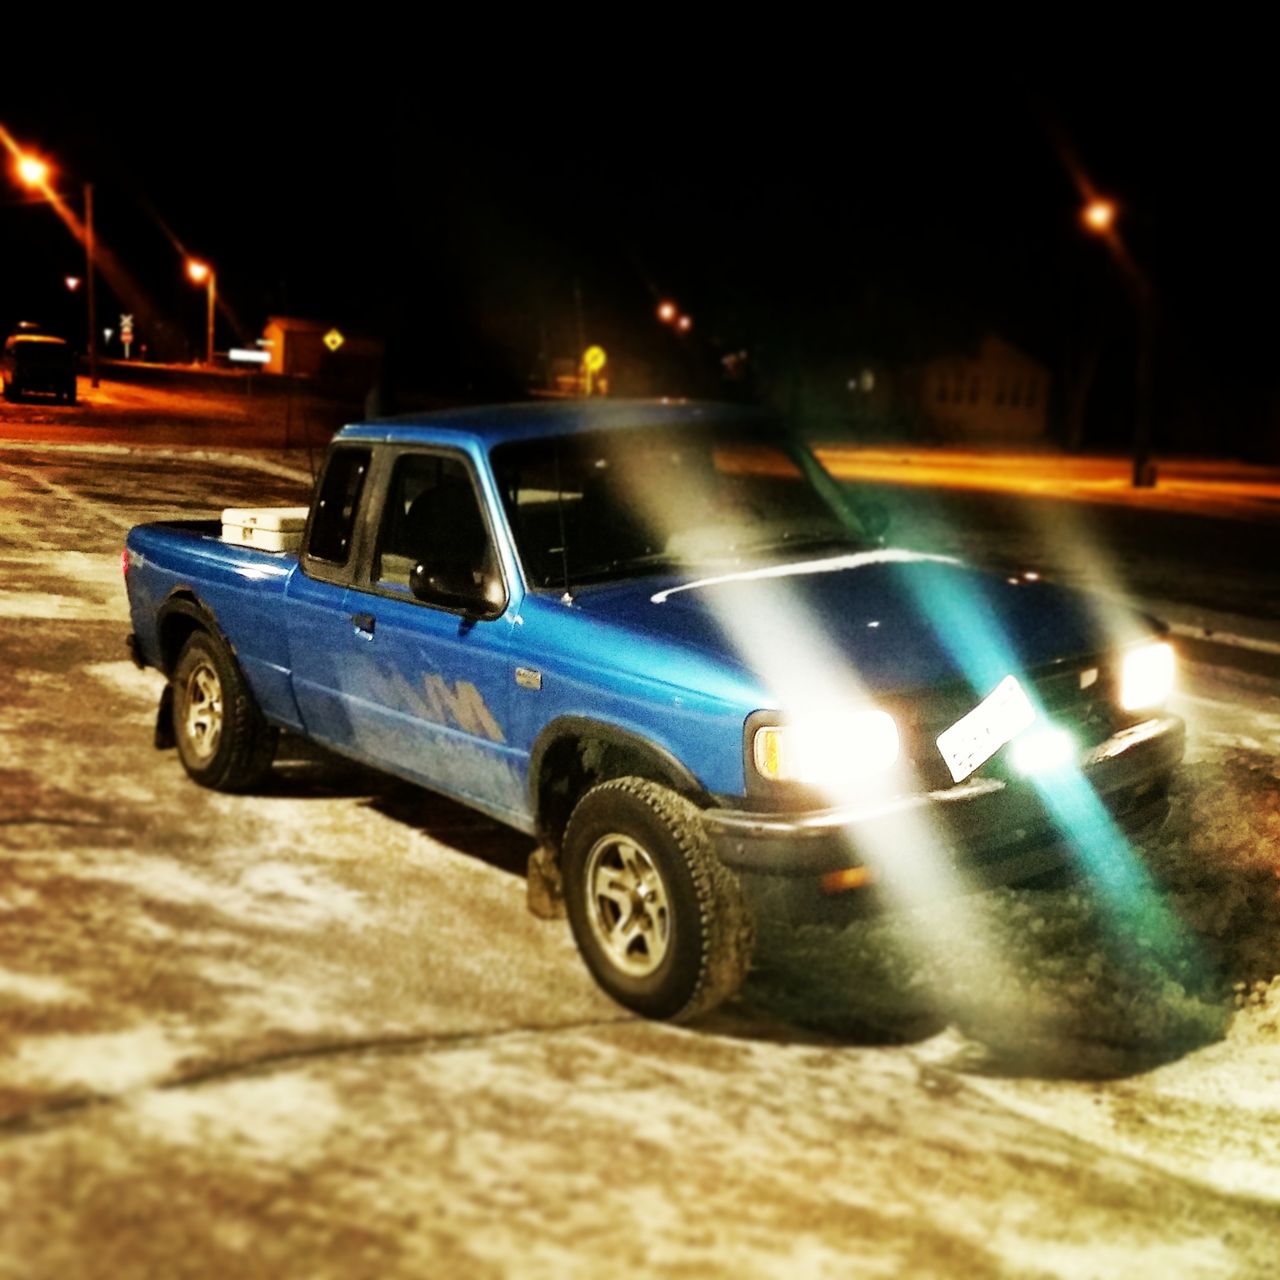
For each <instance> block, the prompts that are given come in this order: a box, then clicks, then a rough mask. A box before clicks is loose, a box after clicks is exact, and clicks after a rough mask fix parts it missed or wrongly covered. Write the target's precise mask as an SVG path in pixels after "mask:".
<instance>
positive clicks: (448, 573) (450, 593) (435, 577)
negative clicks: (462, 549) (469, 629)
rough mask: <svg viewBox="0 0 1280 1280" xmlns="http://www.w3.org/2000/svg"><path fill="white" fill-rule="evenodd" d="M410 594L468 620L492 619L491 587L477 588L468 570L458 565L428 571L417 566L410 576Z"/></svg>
mask: <svg viewBox="0 0 1280 1280" xmlns="http://www.w3.org/2000/svg"><path fill="white" fill-rule="evenodd" d="M409 590H410V591H412V592H413V595H414V598H415V599H417V600H421V601H422V603H423V604H433V605H435V606H436V607H437V608H440V609H449V610H451V611H452V612H454V613H460V614H462V615H463V616H464V617H468V618H484V617H491V616H493V614H494V612H495V610H494V603H493V600H492V599H490V595H489V590H488V584H487V583H484V582H481V583H479V584H477V582H476V580H475V575H474V574H473V573H472V571H471V570H470V569H469V568H466V567H462V566H459V565H444V566H439V565H437V566H436V567H435V568H434V569H428V568H427V566H426V565H424V564H415V565H414V566H413V569H412V571H411V572H410V574H409Z"/></svg>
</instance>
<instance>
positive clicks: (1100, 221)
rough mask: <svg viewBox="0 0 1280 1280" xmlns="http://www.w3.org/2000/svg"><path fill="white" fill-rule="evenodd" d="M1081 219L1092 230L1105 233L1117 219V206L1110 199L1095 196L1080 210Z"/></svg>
mask: <svg viewBox="0 0 1280 1280" xmlns="http://www.w3.org/2000/svg"><path fill="white" fill-rule="evenodd" d="M1080 220H1081V221H1082V222H1083V223H1084V225H1085V226H1086V227H1088V228H1089V230H1090V231H1096V232H1098V233H1099V234H1104V233H1105V232H1108V231H1110V230H1111V227H1112V224H1113V223H1114V222H1115V220H1116V207H1115V205H1114V204H1112V203H1111V201H1110V200H1103V199H1101V198H1100V197H1095V198H1094V199H1092V200H1090V201H1089V203H1088V204H1087V205H1085V207H1084V208H1083V209H1082V210H1081V211H1080Z"/></svg>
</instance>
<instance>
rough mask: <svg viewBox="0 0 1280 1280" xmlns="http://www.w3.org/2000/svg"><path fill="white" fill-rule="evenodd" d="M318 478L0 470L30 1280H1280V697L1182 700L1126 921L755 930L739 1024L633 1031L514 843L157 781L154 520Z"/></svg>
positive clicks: (391, 795) (258, 497)
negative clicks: (539, 893) (134, 618)
mask: <svg viewBox="0 0 1280 1280" xmlns="http://www.w3.org/2000/svg"><path fill="white" fill-rule="evenodd" d="M292 474H293V473H292V472H291V470H290V468H289V467H288V466H281V464H280V462H279V460H278V459H275V460H273V461H271V462H270V463H269V465H265V466H262V467H261V468H258V467H257V465H256V460H255V457H254V456H253V455H251V454H241V455H240V458H239V464H238V465H234V466H232V465H228V463H227V460H226V459H223V458H219V457H217V456H206V457H198V456H194V455H187V456H185V457H182V458H177V457H165V456H163V455H161V454H155V453H152V454H148V455H145V456H143V455H130V454H128V453H121V452H92V451H87V452H86V451H77V452H67V453H61V452H58V453H53V452H43V453H42V452H39V451H29V452H28V451H22V450H12V449H10V450H3V451H0V670H3V672H4V673H5V674H4V676H3V678H2V679H3V683H2V684H0V1276H2V1277H8V1276H13V1277H29V1276H34V1277H45V1276H54V1275H58V1276H66V1275H75V1276H103V1277H106V1276H112V1277H119V1276H134V1275H137V1276H141V1275H190V1276H206V1275H208V1276H214V1275H217V1276H222V1275H231V1274H234V1275H241V1274H243V1275H263V1276H267V1275H271V1276H276V1275H297V1276H330V1275H332V1276H344V1277H346V1276H357V1275H378V1276H392V1275H396V1276H401V1275H402V1276H420V1275H424V1274H430V1275H441V1276H445V1275H468V1276H471V1275H475V1276H483V1275H519V1276H526V1275H528V1276H548V1277H550V1276H556V1277H559V1276H576V1275H580V1276H592V1277H594V1276H598V1275H601V1274H610V1275H651V1274H655V1273H659V1274H672V1275H689V1276H705V1275H733V1276H735V1277H737V1276H749V1275H750V1276H754V1275H761V1276H779V1277H784V1276H785V1277H788V1280H789V1278H790V1277H796V1276H826V1275H830V1276H848V1275H867V1276H899V1275H902V1276H913V1277H914V1276H923V1277H933V1276H937V1277H942V1276H947V1277H950V1276H966V1277H968V1276H1060V1277H1072V1278H1075V1277H1113V1276H1138V1277H1142V1276H1153V1277H1165V1276H1179V1277H1182V1276H1223V1277H1227V1276H1244V1277H1250V1276H1257V1277H1264V1276H1270V1275H1272V1274H1274V1271H1275V1260H1276V1257H1277V1249H1278V1248H1280V1246H1278V1245H1277V1241H1280V979H1278V978H1277V974H1280V764H1278V761H1280V683H1277V682H1276V681H1275V680H1273V679H1271V678H1269V677H1268V676H1267V675H1266V674H1265V673H1262V674H1258V673H1254V674H1250V673H1247V672H1242V671H1240V670H1238V669H1231V668H1220V667H1217V666H1215V665H1211V664H1209V663H1207V662H1197V663H1195V664H1192V665H1190V666H1189V667H1188V668H1187V669H1186V670H1185V672H1184V680H1183V688H1182V692H1181V694H1180V703H1179V706H1178V708H1177V709H1178V710H1179V711H1180V713H1181V714H1183V715H1184V716H1185V717H1186V719H1187V721H1188V724H1189V726H1190V729H1191V750H1190V755H1189V760H1188V765H1187V767H1186V769H1185V770H1184V772H1183V776H1182V778H1181V780H1180V782H1179V784H1178V787H1177V790H1176V792H1175V794H1174V797H1173V812H1172V815H1171V818H1170V821H1169V822H1168V824H1167V825H1166V827H1165V828H1164V829H1163V831H1162V832H1161V833H1160V834H1159V835H1158V836H1157V837H1155V838H1154V839H1153V840H1152V841H1151V842H1150V844H1149V845H1148V846H1147V847H1146V848H1145V850H1143V851H1142V853H1141V856H1140V857H1139V858H1136V859H1135V860H1134V861H1133V862H1132V863H1130V864H1127V865H1128V866H1129V874H1128V875H1127V876H1125V877H1124V878H1123V880H1122V882H1121V887H1122V889H1123V892H1121V891H1120V888H1117V887H1115V886H1114V885H1113V887H1112V888H1111V889H1109V890H1107V889H1100V888H1097V887H1095V888H1092V889H1091V888H1089V887H1087V886H1086V885H1085V884H1075V885H1066V886H1058V887H1056V888H1041V889H1038V890H1029V889H1022V890H1003V891H998V892H995V893H989V894H982V895H971V896H968V897H965V898H962V899H960V900H958V901H956V902H951V903H947V904H934V905H932V906H929V907H920V908H918V909H916V910H915V911H913V912H906V913H902V914H900V915H898V916H895V917H892V918H882V919H878V920H869V921H865V922H862V923H859V924H857V925H854V926H851V927H850V928H849V929H847V930H846V931H844V932H843V933H841V934H838V935H833V934H832V933H830V931H819V930H798V931H790V930H773V931H769V930H766V931H765V937H764V938H763V939H762V946H761V952H760V955H759V956H758V960H757V966H756V969H755V972H754V973H753V976H752V979H751V981H750V983H749V985H748V988H747V990H746V991H745V992H744V994H743V997H742V999H741V1000H739V1001H738V1002H736V1003H735V1004H734V1005H732V1006H730V1007H729V1008H726V1009H725V1010H723V1011H721V1012H720V1013H718V1014H717V1015H716V1016H715V1017H714V1018H713V1019H711V1020H710V1021H709V1022H708V1023H706V1024H705V1025H702V1026H698V1027H695V1028H673V1027H665V1026H655V1025H650V1024H644V1023H639V1022H636V1021H634V1020H632V1019H630V1018H628V1017H626V1016H625V1015H623V1014H621V1013H620V1012H619V1011H618V1010H617V1009H616V1008H615V1007H614V1006H612V1005H611V1004H610V1003H609V1002H608V1001H607V1000H605V999H604V998H603V997H602V996H601V995H599V993H598V992H597V991H596V990H595V989H594V987H593V986H592V985H591V983H590V981H589V979H588V978H587V976H586V973H585V970H584V969H583V967H582V965H581V963H580V962H579V960H578V958H577V956H576V953H575V952H574V950H573V947H572V945H571V942H570V940H569V938H568V935H567V932H566V930H565V928H564V927H563V925H548V924H544V923H541V922H538V921H535V920H534V919H533V918H532V917H530V916H529V915H528V914H527V913H526V912H525V910H524V905H523V902H524V890H523V885H522V882H521V880H520V878H519V876H518V875H516V874H513V872H515V871H518V870H519V869H520V868H521V867H522V866H523V862H524V859H525V858H526V856H527V854H528V852H529V842H528V841H527V840H525V839H524V838H523V837H520V836H518V835H514V834H512V833H510V832H507V831H505V830H503V829H501V828H498V827H496V826H494V825H492V824H490V823H487V822H486V821H484V820H482V819H479V818H476V817H475V816H473V815H471V814H469V813H467V812H466V811H464V810H462V809H460V808H458V807H456V806H454V805H451V804H449V803H447V802H444V801H441V800H438V799H434V798H432V797H431V796H429V795H427V794H426V793H423V792H420V791H417V790H415V789H414V788H411V787H407V786H403V785H401V784H398V783H393V782H389V781H387V780H385V779H381V778H378V777H375V776H373V775H370V774H367V773H364V772H362V771H360V770H356V769H353V768H351V767H350V766H346V765H343V764H341V763H339V762H336V761H333V760H331V759H328V758H324V757H319V756H317V755H316V754H315V753H312V752H307V751H304V750H299V749H292V750H290V751H288V752H286V753H285V758H284V759H283V760H282V762H281V764H280V765H279V766H278V768H277V771H276V778H275V780H274V782H273V785H272V786H271V787H270V788H269V789H267V790H266V791H264V792H263V793H262V794H258V795H254V796H249V797H228V796H220V795H214V794H212V793H208V792H205V791H202V790H200V789H199V788H196V787H194V786H193V785H192V784H191V783H189V782H188V781H187V779H186V778H185V775H183V774H182V772H181V769H180V768H179V766H178V764H177V761H176V760H175V759H174V757H173V755H172V753H156V752H155V751H153V750H152V748H151V745H150V729H151V724H152V722H153V718H154V709H155V701H156V697H157V695H158V682H157V679H156V678H155V677H154V675H152V674H149V673H141V672H138V671H136V670H135V669H134V668H133V667H132V665H131V664H129V663H128V661H127V660H126V659H125V657H124V654H123V637H124V634H125V633H126V631H127V617H126V613H125V609H124V596H123V591H122V590H121V587H120V580H119V544H120V539H121V535H122V533H123V530H124V529H125V528H126V527H127V526H128V525H130V524H132V523H134V522H136V521H137V520H139V519H144V518H154V517H158V516H161V515H165V514H181V515H187V516H190V515H196V514H201V513H205V512H211V511H213V510H216V509H217V508H218V507H220V506H223V505H250V504H261V503H280V504H287V503H292V502H296V501H299V500H300V499H301V495H302V493H303V491H304V489H305V476H299V477H298V478H296V479H291V478H290V477H291V475H292ZM1102 550H1104V551H1105V548H1103V549H1102ZM1190 571H1191V570H1190V569H1188V572H1190ZM1120 577H1121V578H1122V577H1123V574H1121V575H1120ZM1125 585H1126V584H1125V583H1124V582H1123V581H1120V582H1118V583H1117V589H1123V587H1124V586H1125ZM1199 656H1201V657H1203V656H1204V655H1203V654H1201V655H1199Z"/></svg>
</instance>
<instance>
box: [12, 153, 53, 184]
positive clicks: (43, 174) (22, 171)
mask: <svg viewBox="0 0 1280 1280" xmlns="http://www.w3.org/2000/svg"><path fill="white" fill-rule="evenodd" d="M17 169H18V177H19V178H20V179H21V180H22V182H23V183H24V184H25V185H26V186H28V187H43V186H44V185H45V184H46V183H47V182H48V180H49V166H48V165H47V164H45V162H44V161H43V160H41V159H40V157H39V156H33V155H21V156H19V157H18V163H17Z"/></svg>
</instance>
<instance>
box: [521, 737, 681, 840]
mask: <svg viewBox="0 0 1280 1280" xmlns="http://www.w3.org/2000/svg"><path fill="white" fill-rule="evenodd" d="M535 770H536V772H535V775H534V776H535V778H536V782H535V790H534V797H533V799H534V804H535V812H536V814H537V823H538V835H539V836H540V838H541V839H542V840H543V841H544V842H545V843H546V844H548V845H549V846H550V847H551V848H553V849H556V850H558V849H559V848H560V841H561V839H562V837H563V836H564V830H565V827H566V826H568V824H569V815H570V814H571V813H572V812H573V810H574V808H575V807H576V806H577V803H578V801H579V800H581V799H582V797H583V796H584V795H585V794H586V793H587V792H588V791H590V790H591V788H592V787H594V786H598V785H599V784H600V783H602V782H609V781H611V780H612V779H614V778H647V779H649V781H651V782H657V783H660V784H661V785H663V786H665V787H670V788H671V790H672V791H676V792H679V793H680V794H681V795H684V796H687V797H688V798H689V799H690V800H693V801H694V802H695V803H697V802H699V801H701V802H703V803H705V801H706V793H705V790H704V789H703V787H702V786H701V784H700V783H699V782H698V780H697V779H696V778H695V777H694V776H693V775H692V774H691V773H689V771H688V770H687V769H685V768H684V766H683V765H681V764H680V762H679V761H678V760H676V759H675V758H674V757H672V756H669V755H667V754H666V753H665V752H663V751H661V750H660V749H659V748H657V747H654V746H652V745H650V744H649V743H646V742H644V741H643V740H642V739H639V738H633V737H631V736H630V735H628V734H624V733H622V732H620V731H617V730H612V729H610V728H608V726H603V725H602V726H587V727H583V728H579V729H575V730H573V731H568V732H564V733H562V734H560V735H559V736H557V737H556V738H554V739H552V740H551V741H550V742H549V743H548V744H547V745H546V746H545V747H543V748H540V749H535Z"/></svg>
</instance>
